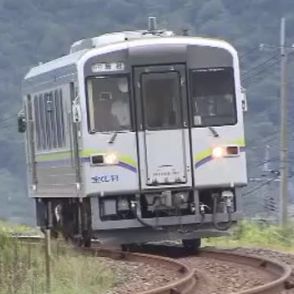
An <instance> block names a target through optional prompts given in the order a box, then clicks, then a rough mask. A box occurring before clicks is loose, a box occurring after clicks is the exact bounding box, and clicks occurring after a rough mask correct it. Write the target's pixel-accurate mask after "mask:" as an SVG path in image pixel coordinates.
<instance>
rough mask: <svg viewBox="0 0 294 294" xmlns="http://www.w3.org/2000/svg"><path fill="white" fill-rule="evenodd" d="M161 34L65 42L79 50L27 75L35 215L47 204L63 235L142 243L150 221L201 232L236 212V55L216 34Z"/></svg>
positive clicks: (240, 177)
mask: <svg viewBox="0 0 294 294" xmlns="http://www.w3.org/2000/svg"><path fill="white" fill-rule="evenodd" d="M158 34H159V35H160V34H162V32H161V33H158ZM159 35H158V36H153V35H152V34H149V35H148V36H145V35H144V34H143V33H142V32H140V31H139V32H134V33H131V32H127V33H125V35H124V33H122V34H121V35H119V34H114V35H113V36H114V37H115V39H116V40H117V42H113V41H109V38H108V37H109V36H108V35H106V36H102V37H98V38H94V39H92V41H91V42H92V43H91V44H92V45H91V46H89V48H88V49H85V48H83V46H84V43H83V42H80V43H77V44H75V45H74V47H73V48H74V49H76V48H77V47H78V48H80V47H81V48H83V50H80V51H78V52H76V53H71V54H69V55H68V56H66V57H63V58H60V59H58V60H56V61H52V62H49V63H48V64H43V65H40V66H39V67H36V68H34V69H32V70H31V71H30V72H29V73H28V75H27V76H26V78H25V81H24V86H25V87H24V96H25V104H26V105H27V104H28V101H30V103H31V106H30V107H31V110H30V111H31V115H30V114H28V111H26V112H27V114H26V117H27V128H28V132H27V140H26V142H27V158H28V172H29V187H30V194H31V196H32V197H34V198H36V201H37V202H36V203H37V215H38V224H40V225H42V224H43V225H44V224H46V225H48V222H49V220H50V218H48V217H47V218H46V215H47V216H48V215H50V213H53V214H54V216H53V221H52V222H51V223H50V225H51V226H53V227H56V228H58V227H60V226H61V227H62V230H64V231H66V232H70V235H82V234H83V233H84V232H87V234H91V236H99V234H100V236H102V235H103V234H104V235H105V236H108V234H111V233H110V231H113V232H117V230H124V231H125V230H128V229H131V228H133V229H136V230H139V231H137V232H136V234H137V235H138V236H139V234H140V236H141V237H140V240H143V239H144V240H147V241H148V238H149V239H150V238H151V235H152V234H149V233H148V232H149V230H151V231H152V230H155V231H157V229H158V228H162V227H163V228H164V227H170V229H171V230H173V229H174V230H175V231H177V230H178V229H179V227H181V226H182V225H185V226H192V227H193V228H194V229H193V231H194V233H195V234H194V236H196V235H197V236H200V235H201V236H207V235H209V231H210V232H212V229H213V228H214V229H216V230H219V231H220V230H222V229H225V228H224V227H222V226H220V225H219V222H224V223H227V224H231V223H232V222H235V221H237V220H238V219H239V218H240V197H241V194H240V188H241V187H242V186H244V185H246V183H247V178H246V157H245V149H244V148H245V139H244V126H243V109H242V107H243V103H244V101H243V100H244V99H243V98H244V97H243V94H242V92H241V85H240V77H239V75H240V72H239V63H238V57H237V53H236V51H235V49H234V48H233V47H232V46H231V45H229V44H228V43H226V42H224V41H219V40H211V39H205V38H193V37H166V36H164V37H163V36H162V37H160V36H159ZM126 36H131V38H130V39H128V38H127V37H126ZM133 36H135V37H134V39H133ZM110 37H111V36H110ZM107 40H108V41H107ZM85 44H86V42H85ZM99 44H100V45H99ZM94 45H95V46H96V47H97V48H93V47H95V46H94ZM27 108H28V107H27ZM30 139H33V140H30ZM46 210H47V213H45V216H44V215H43V212H44V211H46ZM42 215H43V216H42ZM216 218H217V219H216ZM60 220H61V221H60ZM199 226H203V228H205V230H204V231H199V230H198V229H197V228H198V227H199ZM197 230H198V231H197ZM196 231H197V234H196ZM102 233H103V234H102ZM136 234H135V235H133V239H132V241H134V240H135V238H136ZM144 234H145V235H144ZM117 235H119V236H121V235H122V234H117ZM157 235H160V234H157ZM175 235H176V233H175V234H174V236H175ZM144 236H145V237H144ZM161 236H162V237H165V238H166V237H167V236H168V234H166V233H162V234H161ZM186 237H187V236H186ZM107 238H110V237H109V236H108V237H107ZM118 238H120V237H118ZM157 238H159V236H157ZM183 238H184V237H183ZM110 239H111V238H110ZM151 239H152V238H151ZM129 241H131V240H129Z"/></svg>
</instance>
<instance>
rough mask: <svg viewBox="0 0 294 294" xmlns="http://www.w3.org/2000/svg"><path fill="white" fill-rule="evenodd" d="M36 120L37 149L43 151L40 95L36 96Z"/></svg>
mask: <svg viewBox="0 0 294 294" xmlns="http://www.w3.org/2000/svg"><path fill="white" fill-rule="evenodd" d="M34 120H35V138H36V147H37V149H38V150H40V149H42V145H41V144H42V140H41V127H40V110H39V99H38V95H35V96H34Z"/></svg>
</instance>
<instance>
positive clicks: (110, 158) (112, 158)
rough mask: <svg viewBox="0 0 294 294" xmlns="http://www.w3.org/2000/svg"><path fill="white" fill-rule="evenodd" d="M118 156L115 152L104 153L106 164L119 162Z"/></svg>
mask: <svg viewBox="0 0 294 294" xmlns="http://www.w3.org/2000/svg"><path fill="white" fill-rule="evenodd" d="M117 162H118V158H117V155H116V154H115V153H107V154H105V155H104V163H105V164H117Z"/></svg>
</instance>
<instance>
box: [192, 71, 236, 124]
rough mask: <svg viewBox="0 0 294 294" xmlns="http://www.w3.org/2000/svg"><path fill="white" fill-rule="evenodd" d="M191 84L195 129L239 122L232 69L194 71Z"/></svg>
mask: <svg viewBox="0 0 294 294" xmlns="http://www.w3.org/2000/svg"><path fill="white" fill-rule="evenodd" d="M191 84H192V112H193V113H192V117H193V125H194V126H195V127H197V126H198V127H199V126H200V127H201V126H203V127H205V126H222V125H233V124H235V123H236V122H237V113H236V99H235V87H234V74H233V69H232V68H229V67H227V68H205V69H197V70H193V71H192V73H191Z"/></svg>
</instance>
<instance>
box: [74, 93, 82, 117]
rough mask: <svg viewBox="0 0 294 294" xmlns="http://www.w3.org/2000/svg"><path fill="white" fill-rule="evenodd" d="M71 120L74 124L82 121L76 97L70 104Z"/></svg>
mask: <svg viewBox="0 0 294 294" xmlns="http://www.w3.org/2000/svg"><path fill="white" fill-rule="evenodd" d="M72 119H73V122H74V123H79V122H81V121H82V114H81V106H80V103H79V97H76V98H75V100H74V101H73V102H72Z"/></svg>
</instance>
